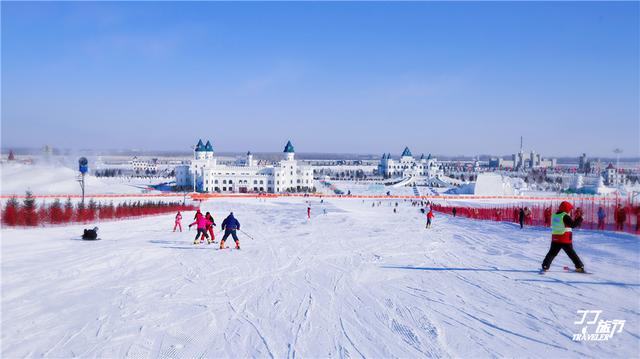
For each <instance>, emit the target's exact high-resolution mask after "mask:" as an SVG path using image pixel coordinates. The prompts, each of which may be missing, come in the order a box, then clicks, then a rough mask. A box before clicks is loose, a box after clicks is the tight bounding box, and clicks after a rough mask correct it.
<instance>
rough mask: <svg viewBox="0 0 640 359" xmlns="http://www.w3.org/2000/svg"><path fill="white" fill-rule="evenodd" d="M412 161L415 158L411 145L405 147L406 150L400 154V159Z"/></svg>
mask: <svg viewBox="0 0 640 359" xmlns="http://www.w3.org/2000/svg"><path fill="white" fill-rule="evenodd" d="M403 160H404V161H411V160H413V154H412V153H411V151H410V150H409V147H405V148H404V151H402V155H400V161H403Z"/></svg>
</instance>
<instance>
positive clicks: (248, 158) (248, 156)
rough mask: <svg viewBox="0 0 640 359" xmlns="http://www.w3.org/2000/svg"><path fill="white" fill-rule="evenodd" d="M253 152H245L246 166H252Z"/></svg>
mask: <svg viewBox="0 0 640 359" xmlns="http://www.w3.org/2000/svg"><path fill="white" fill-rule="evenodd" d="M253 165H254V163H253V154H252V153H251V151H249V152H247V167H251V166H253Z"/></svg>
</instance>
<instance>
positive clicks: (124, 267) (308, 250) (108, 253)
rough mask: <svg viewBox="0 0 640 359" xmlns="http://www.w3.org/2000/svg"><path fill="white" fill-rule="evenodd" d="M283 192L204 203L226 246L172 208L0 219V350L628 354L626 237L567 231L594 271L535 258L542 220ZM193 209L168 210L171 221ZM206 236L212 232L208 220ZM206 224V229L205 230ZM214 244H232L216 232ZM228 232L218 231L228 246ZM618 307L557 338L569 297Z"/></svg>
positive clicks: (570, 313) (632, 273)
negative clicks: (206, 239)
mask: <svg viewBox="0 0 640 359" xmlns="http://www.w3.org/2000/svg"><path fill="white" fill-rule="evenodd" d="M325 206H326V207H325V208H326V209H327V214H326V215H323V214H322V212H323V211H322V208H323V206H322V205H320V204H319V203H318V202H317V201H314V202H313V204H312V219H311V220H307V219H306V218H305V216H306V204H305V203H304V202H302V201H301V200H299V199H286V200H283V199H279V200H273V201H271V202H259V201H257V200H248V199H243V200H241V199H238V200H233V201H227V202H205V203H203V209H204V210H206V211H209V210H211V211H213V214H214V217H215V219H216V222H218V224H219V223H220V222H221V221H222V218H223V215H226V214H227V213H228V212H229V211H230V210H233V211H234V212H235V214H236V216H237V217H238V218H239V220H240V221H241V223H242V225H243V227H242V229H243V230H245V231H246V232H247V233H249V234H251V235H252V236H254V237H255V240H250V239H249V238H247V236H246V235H244V234H242V233H240V237H241V239H242V246H243V249H242V250H241V251H235V250H224V251H217V250H215V249H214V247H209V246H198V247H194V246H193V245H191V244H189V243H190V242H191V240H192V236H193V235H194V234H195V233H194V231H193V230H192V231H190V232H183V233H172V232H171V231H170V229H171V227H172V218H173V216H172V215H166V216H159V217H155V218H145V219H138V220H130V221H122V222H110V223H102V224H100V228H101V229H100V237H102V238H103V240H101V241H96V242H88V241H80V240H74V239H72V238H73V237H74V236H77V235H78V234H79V233H80V232H81V229H82V226H70V227H55V228H44V229H31V230H25V229H2V240H1V246H2V247H1V248H2V338H1V339H2V352H1V354H2V357H4V358H13V357H41V356H46V357H74V356H81V357H134V358H143V357H163V358H182V357H243V358H244V357H261V358H264V357H274V358H284V357H289V358H293V357H303V358H310V357H311V358H314V357H375V358H381V357H385V358H386V357H429V356H442V357H466V358H471V357H473V358H480V357H494V356H499V357H502V356H507V357H574V358H581V357H593V358H605V357H606V358H612V357H627V358H628V357H636V356H637V354H638V352H639V350H640V346H639V343H640V321H639V319H640V318H639V314H640V303H639V301H638V298H639V294H640V287H639V285H640V266H639V265H638V264H639V254H640V250H639V248H638V238H637V237H633V236H623V235H616V234H602V233H591V232H580V231H578V232H576V234H575V236H576V241H575V242H576V249H577V251H578V253H579V254H580V255H581V256H582V259H583V261H584V262H585V263H586V266H587V269H588V270H591V271H593V272H594V274H593V275H584V274H576V273H564V272H562V271H561V268H562V266H563V265H569V260H568V259H567V257H566V256H565V255H564V254H562V253H561V254H560V256H559V257H558V258H557V259H556V261H555V263H554V267H553V269H555V270H558V271H554V272H549V273H547V274H545V275H539V274H538V273H537V269H538V267H539V264H540V261H541V259H542V257H543V256H544V254H545V253H546V250H547V249H548V244H549V233H548V231H547V230H542V229H525V230H519V229H516V228H515V226H513V225H510V224H506V223H505V224H500V223H495V222H474V221H469V220H465V219H460V218H450V217H447V216H442V215H438V214H436V216H437V217H436V218H435V224H434V227H433V228H432V229H430V230H426V229H424V220H423V217H422V215H421V214H420V212H419V211H418V210H417V209H416V208H413V207H401V208H400V210H399V213H398V214H395V215H394V214H393V212H392V209H391V207H389V206H387V205H386V204H383V206H381V207H375V208H372V207H371V202H366V203H364V204H363V203H362V202H361V201H359V200H348V199H335V200H325ZM192 216H193V213H187V214H185V215H184V218H185V222H186V223H187V224H188V223H189V222H188V221H187V220H188V219H189V218H192ZM216 235H217V236H219V234H216ZM218 239H219V237H218ZM230 242H231V241H230ZM232 243H233V242H231V243H229V244H230V245H231V244H232ZM579 309H599V310H603V313H602V317H603V318H604V319H609V320H611V319H624V320H626V321H627V323H626V325H625V327H624V331H623V332H622V333H619V334H617V335H616V336H614V337H613V338H612V339H611V340H610V341H608V342H573V341H572V340H571V335H572V333H578V332H579V330H580V327H579V326H576V325H574V324H573V322H574V321H575V320H577V319H578V318H577V314H576V310H579Z"/></svg>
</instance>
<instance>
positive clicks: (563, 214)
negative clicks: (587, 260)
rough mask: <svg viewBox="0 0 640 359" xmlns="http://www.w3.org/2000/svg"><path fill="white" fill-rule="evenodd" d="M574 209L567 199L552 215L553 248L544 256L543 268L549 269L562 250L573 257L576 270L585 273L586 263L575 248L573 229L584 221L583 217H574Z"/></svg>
mask: <svg viewBox="0 0 640 359" xmlns="http://www.w3.org/2000/svg"><path fill="white" fill-rule="evenodd" d="M572 209H573V205H571V203H569V202H567V201H563V202H562V203H560V207H559V209H558V212H556V213H555V214H554V215H553V216H551V248H549V252H548V253H547V255H546V256H545V257H544V261H543V262H542V270H544V271H548V270H549V267H551V262H553V259H554V258H555V257H556V256H557V255H558V253H559V252H560V250H561V249H562V250H564V252H565V253H566V254H567V255H568V256H569V258H571V261H573V264H574V265H575V267H576V272H579V273H584V264H582V261H581V260H580V257H578V255H577V254H576V252H575V251H574V250H573V243H572V239H573V238H572V237H573V232H572V229H573V228H575V227H578V226H579V225H580V224H581V223H582V217H577V216H576V217H575V219H572V218H571V216H570V215H569V212H571V210H572Z"/></svg>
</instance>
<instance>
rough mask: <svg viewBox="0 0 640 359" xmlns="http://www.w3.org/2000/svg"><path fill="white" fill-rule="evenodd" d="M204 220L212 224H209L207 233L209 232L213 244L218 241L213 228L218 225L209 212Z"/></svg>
mask: <svg viewBox="0 0 640 359" xmlns="http://www.w3.org/2000/svg"><path fill="white" fill-rule="evenodd" d="M204 218H206V219H207V221H209V222H211V223H210V224H207V231H209V234H210V235H211V242H213V241H215V240H216V236H215V234H213V227H214V226H215V225H216V221H214V220H213V216H212V215H211V213H209V212H207V214H205V215H204Z"/></svg>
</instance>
